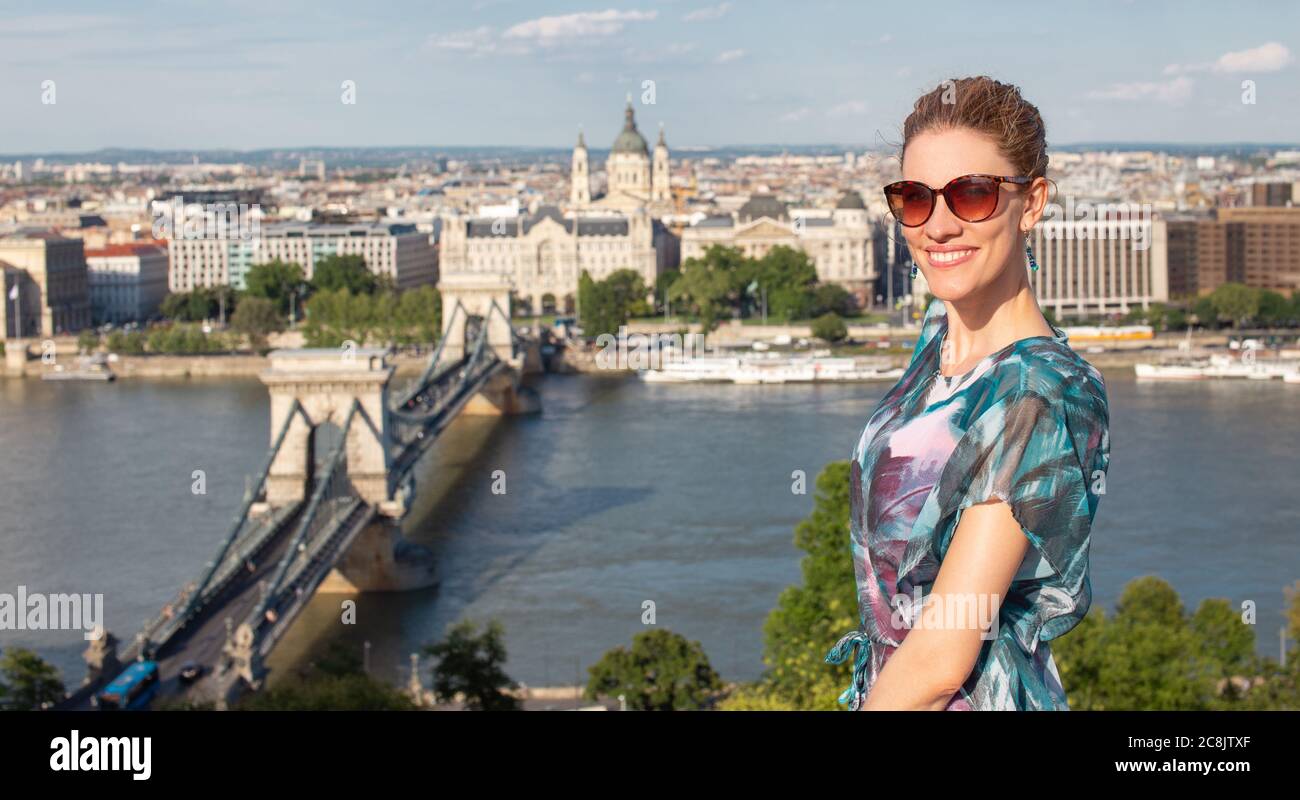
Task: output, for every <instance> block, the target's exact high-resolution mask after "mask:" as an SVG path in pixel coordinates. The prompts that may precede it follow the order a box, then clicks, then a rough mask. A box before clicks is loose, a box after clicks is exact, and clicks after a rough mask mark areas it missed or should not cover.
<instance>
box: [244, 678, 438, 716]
mask: <svg viewBox="0 0 1300 800" xmlns="http://www.w3.org/2000/svg"><path fill="white" fill-rule="evenodd" d="M237 708H238V709H239V710H240V711H413V710H414V709H415V704H414V703H413V702H412V701H411V699H410V698H408V697H407V696H406V695H405V694H404V693H402V692H401V691H400V690H398V689H396V688H394V687H392V686H389V685H388V684H386V683H383V682H381V681H377V680H375V679H374V678H371V677H370V676H369V675H317V676H313V677H311V678H309V679H307V680H305V681H292V682H287V683H284V684H281V685H276V686H274V687H272V688H268V689H265V690H263V691H261V692H257V693H255V694H251V695H248V696H246V697H245V698H244V699H243V700H241V701H240V703H239V705H238V706H237Z"/></svg>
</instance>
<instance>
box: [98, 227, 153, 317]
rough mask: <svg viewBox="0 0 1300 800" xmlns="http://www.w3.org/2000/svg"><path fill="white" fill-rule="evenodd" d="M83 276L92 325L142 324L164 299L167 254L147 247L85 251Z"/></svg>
mask: <svg viewBox="0 0 1300 800" xmlns="http://www.w3.org/2000/svg"><path fill="white" fill-rule="evenodd" d="M86 275H87V281H88V283H89V285H90V306H91V314H92V316H93V318H94V320H95V322H97V323H103V322H112V323H114V324H120V323H123V322H138V321H144V320H147V319H148V318H149V317H150V316H152V315H153V314H154V313H155V312H157V311H158V306H159V305H160V304H161V303H162V300H163V298H164V297H166V296H167V250H166V248H164V247H162V246H160V245H157V244H147V243H132V244H113V245H108V246H107V247H104V248H101V249H98V250H87V251H86Z"/></svg>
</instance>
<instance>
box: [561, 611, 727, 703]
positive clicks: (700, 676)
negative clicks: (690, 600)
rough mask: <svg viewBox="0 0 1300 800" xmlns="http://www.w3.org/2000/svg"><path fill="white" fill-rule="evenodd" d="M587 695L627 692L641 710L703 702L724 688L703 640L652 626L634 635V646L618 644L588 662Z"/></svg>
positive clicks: (589, 696) (592, 697)
mask: <svg viewBox="0 0 1300 800" xmlns="http://www.w3.org/2000/svg"><path fill="white" fill-rule="evenodd" d="M587 671H588V673H589V675H590V677H589V679H588V681H587V688H586V691H585V696H586V697H587V698H588V699H590V700H595V699H596V698H597V697H599V696H601V695H605V696H611V695H620V694H621V695H623V696H624V697H625V698H626V700H627V705H628V708H631V709H635V710H638V711H684V710H687V709H699V708H704V707H706V706H707V705H709V703H710V702H711V700H712V698H713V696H714V695H715V694H716V693H717V691H718V690H719V689H721V688H722V680H721V678H720V677H719V676H718V673H717V672H715V671H714V669H713V667H712V666H711V665H710V664H709V657H708V656H707V655H705V654H704V648H703V647H701V646H700V643H699V642H692V641H689V640H688V639H686V637H684V636H682V635H681V634H678V633H673V632H672V631H669V630H665V629H663V628H652V629H650V630H647V631H642V632H640V633H638V634H636V635H635V636H633V637H632V647H631V648H630V649H628V648H622V647H617V648H615V649H613V650H610V651H609V652H607V653H605V655H604V656H602V657H601V659H600V661H598V662H596V663H595V664H594V665H592V666H591V667H589V668H588V670H587Z"/></svg>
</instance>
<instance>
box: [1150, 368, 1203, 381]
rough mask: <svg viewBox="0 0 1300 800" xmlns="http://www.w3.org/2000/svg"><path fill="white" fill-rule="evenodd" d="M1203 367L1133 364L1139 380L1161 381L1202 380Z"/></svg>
mask: <svg viewBox="0 0 1300 800" xmlns="http://www.w3.org/2000/svg"><path fill="white" fill-rule="evenodd" d="M1203 369H1204V367H1203V366H1202V365H1199V364H1134V365H1133V371H1134V372H1136V373H1137V376H1138V377H1139V378H1147V379H1150V380H1161V381H1199V380H1204V378H1205V373H1204V372H1203Z"/></svg>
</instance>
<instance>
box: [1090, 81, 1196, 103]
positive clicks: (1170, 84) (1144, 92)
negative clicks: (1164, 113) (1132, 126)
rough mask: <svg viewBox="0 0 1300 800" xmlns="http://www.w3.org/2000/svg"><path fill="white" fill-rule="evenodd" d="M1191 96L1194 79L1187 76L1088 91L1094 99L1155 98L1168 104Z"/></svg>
mask: <svg viewBox="0 0 1300 800" xmlns="http://www.w3.org/2000/svg"><path fill="white" fill-rule="evenodd" d="M1191 96H1192V80H1191V78H1185V77H1180V78H1174V79H1173V80H1171V81H1163V82H1159V81H1136V82H1133V83H1113V84H1111V85H1110V86H1107V87H1106V88H1105V89H1094V90H1093V91H1091V92H1088V97H1090V98H1092V99H1094V100H1155V101H1157V102H1160V103H1166V104H1168V105H1178V104H1180V103H1182V102H1184V101H1186V100H1187V99H1188V98H1190V97H1191Z"/></svg>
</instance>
